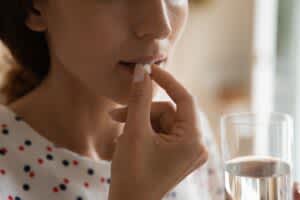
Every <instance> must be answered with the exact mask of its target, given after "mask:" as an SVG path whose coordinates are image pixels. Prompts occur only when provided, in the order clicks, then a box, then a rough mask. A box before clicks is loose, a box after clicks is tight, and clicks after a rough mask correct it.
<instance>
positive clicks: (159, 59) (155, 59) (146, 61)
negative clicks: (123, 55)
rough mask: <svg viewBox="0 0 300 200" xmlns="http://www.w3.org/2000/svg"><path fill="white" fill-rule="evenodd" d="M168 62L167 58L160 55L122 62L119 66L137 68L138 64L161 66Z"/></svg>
mask: <svg viewBox="0 0 300 200" xmlns="http://www.w3.org/2000/svg"><path fill="white" fill-rule="evenodd" d="M166 60H167V57H166V56H163V55H158V56H148V57H140V58H136V59H132V60H121V61H120V62H119V64H121V65H123V66H127V67H135V66H136V65H137V64H157V65H160V64H161V63H163V62H165V61H166Z"/></svg>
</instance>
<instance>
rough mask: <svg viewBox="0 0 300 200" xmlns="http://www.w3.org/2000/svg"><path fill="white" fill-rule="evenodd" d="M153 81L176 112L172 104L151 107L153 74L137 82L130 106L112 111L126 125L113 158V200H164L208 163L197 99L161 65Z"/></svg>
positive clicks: (111, 192)
mask: <svg viewBox="0 0 300 200" xmlns="http://www.w3.org/2000/svg"><path fill="white" fill-rule="evenodd" d="M136 70H139V69H138V68H136ZM140 70H143V69H142V68H140ZM152 78H153V80H154V81H156V82H157V83H158V84H159V85H160V86H161V87H162V88H163V89H165V90H166V92H167V94H168V95H169V96H170V97H171V98H172V100H173V101H174V102H175V104H176V107H177V109H175V108H174V107H173V106H172V104H171V103H166V102H157V103H152V81H151V78H150V76H149V75H148V74H145V80H144V81H142V82H139V83H133V86H132V92H131V96H130V98H129V103H128V108H123V109H118V110H116V111H114V112H112V113H111V115H112V118H113V119H115V120H116V121H118V122H125V123H126V124H125V127H124V130H123V133H122V135H121V136H120V137H119V138H118V140H117V144H116V149H115V152H114V155H113V159H112V167H111V186H110V194H109V196H110V199H117V198H114V197H116V196H119V197H126V198H131V199H138V198H139V199H146V197H147V198H148V199H150V200H152V199H161V198H162V197H163V196H164V195H165V194H166V193H167V192H168V191H169V190H170V189H172V188H173V187H174V186H176V185H177V184H178V183H179V182H180V181H181V180H182V179H184V178H185V177H186V176H187V175H188V174H190V173H191V172H192V171H194V170H195V169H196V168H198V167H200V166H201V165H202V164H204V162H205V161H206V160H207V156H208V155H207V151H206V149H205V147H204V146H203V144H202V140H201V130H200V124H199V120H198V119H197V113H196V112H197V111H196V102H195V100H194V98H193V97H192V96H191V94H190V93H189V92H188V91H187V90H186V89H185V88H184V87H183V86H182V85H181V84H180V83H179V82H178V81H177V80H175V78H174V77H173V76H172V75H171V74H170V73H168V72H167V71H165V70H163V69H161V68H159V67H157V66H153V68H152Z"/></svg>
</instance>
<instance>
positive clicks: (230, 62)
mask: <svg viewBox="0 0 300 200" xmlns="http://www.w3.org/2000/svg"><path fill="white" fill-rule="evenodd" d="M253 2H254V1H253V0H212V3H210V4H207V5H204V6H199V7H193V8H191V10H190V11H191V12H190V19H189V22H188V24H187V27H186V31H185V33H184V35H183V39H182V40H181V41H180V42H179V43H178V47H177V50H176V52H175V56H174V60H173V64H172V65H171V66H170V68H169V70H170V71H172V72H173V73H174V74H175V75H176V77H177V78H178V79H179V80H180V81H182V82H183V83H184V84H185V85H186V86H187V87H188V88H190V89H191V91H192V92H193V93H194V94H195V95H196V96H197V97H198V98H199V101H200V104H201V106H202V107H203V109H204V110H205V111H206V112H207V114H208V116H209V119H210V120H211V123H212V125H213V128H214V129H215V130H217V127H218V122H219V116H220V113H221V112H223V111H224V105H223V104H224V102H221V101H220V99H218V98H217V93H218V92H220V89H222V86H234V87H237V89H241V90H245V89H243V88H242V85H245V87H246V93H249V86H250V73H251V57H252V56H251V52H252V36H253V34H252V33H253V31H252V29H253V26H252V24H253V7H254V6H253ZM243 99H244V100H245V98H243ZM245 102H246V104H248V103H249V101H247V99H246V101H245ZM246 106H247V105H246ZM242 107H243V105H242Z"/></svg>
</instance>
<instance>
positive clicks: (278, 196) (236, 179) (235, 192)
mask: <svg viewBox="0 0 300 200" xmlns="http://www.w3.org/2000/svg"><path fill="white" fill-rule="evenodd" d="M290 175H291V169H290V165H289V164H288V163H286V162H283V161H280V160H278V159H276V158H272V157H255V156H253V157H240V158H237V159H234V160H231V161H229V162H227V163H226V165H225V188H226V194H227V196H228V199H229V200H292V198H291V196H292V195H291V194H292V191H291V188H292V187H291V186H292V183H291V177H290Z"/></svg>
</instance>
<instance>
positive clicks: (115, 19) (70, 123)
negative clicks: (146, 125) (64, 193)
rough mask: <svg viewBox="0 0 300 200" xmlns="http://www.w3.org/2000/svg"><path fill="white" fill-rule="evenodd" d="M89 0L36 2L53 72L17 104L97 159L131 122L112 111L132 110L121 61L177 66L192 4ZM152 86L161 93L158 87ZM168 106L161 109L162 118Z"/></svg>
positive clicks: (30, 119) (46, 131) (39, 127)
mask: <svg viewBox="0 0 300 200" xmlns="http://www.w3.org/2000/svg"><path fill="white" fill-rule="evenodd" d="M82 2H83V1H82V0H64V1H60V0H51V1H47V0H35V1H34V8H35V9H36V10H37V11H38V12H39V14H36V13H35V12H32V13H29V15H28V18H27V19H26V21H25V23H26V25H27V27H28V28H29V29H31V30H33V31H37V32H44V33H45V35H46V38H47V41H48V45H49V49H50V57H51V63H50V69H51V70H50V73H49V74H48V76H47V78H46V79H45V80H44V81H43V82H42V84H41V85H40V86H39V87H38V88H37V89H35V90H33V91H32V92H30V93H29V94H28V95H26V96H25V97H22V98H21V99H19V100H18V101H16V102H14V103H12V104H10V105H9V107H10V108H11V109H12V110H14V111H15V112H16V113H18V114H19V115H21V116H22V117H23V118H24V119H25V121H26V122H27V123H28V124H30V125H31V126H32V127H34V129H35V130H36V131H37V132H39V133H40V134H42V135H43V136H44V137H46V138H47V139H49V140H50V141H53V142H54V143H56V144H57V145H60V146H63V147H65V148H68V149H70V150H72V151H74V152H76V153H78V154H80V155H82V156H87V157H89V158H91V159H95V160H97V159H99V158H101V159H105V160H112V158H113V153H114V152H115V149H116V145H115V140H116V139H117V138H118V137H119V136H120V135H121V134H122V129H123V125H122V124H120V123H117V122H116V121H115V120H112V119H111V117H110V116H109V115H108V111H111V110H112V109H116V108H118V107H120V106H123V105H125V106H126V105H128V101H129V97H130V89H131V82H132V76H130V75H128V74H125V73H124V72H123V71H122V70H120V67H118V66H117V63H118V62H119V61H120V60H127V59H132V58H136V57H141V56H153V55H156V54H158V53H162V54H164V55H166V56H168V59H169V60H168V61H170V59H171V57H172V54H173V50H174V47H175V45H176V42H177V41H178V39H180V36H181V33H182V31H183V30H184V27H185V24H186V21H187V17H188V0H151V1H148V0H122V1H121V0H102V1H101V0H88V1H84V3H82ZM168 63H169V62H167V64H168ZM41 67H42V66H41ZM165 67H167V65H166V66H165ZM151 84H152V95H154V94H155V93H156V88H157V85H156V84H155V83H154V82H153V83H151ZM32 105H34V106H32ZM166 108H168V109H169V108H170V107H168V106H162V105H157V106H154V109H157V110H160V111H159V112H157V113H160V112H162V110H163V109H166ZM169 110H170V109H169ZM171 110H172V109H171ZM173 112H174V111H173V110H172V112H171V113H173ZM151 114H152V113H151ZM154 115H155V114H154ZM121 118H122V117H121ZM123 118H124V117H123ZM50 121H51V123H49V122H50ZM120 121H122V120H120ZM204 152H205V151H204ZM202 153H203V152H202ZM204 154H206V153H204ZM120 157H121V156H120ZM183 157H184V156H183ZM201 157H202V161H201V162H200V163H203V161H204V160H205V159H203V155H202V156H201ZM204 157H205V156H204ZM121 159H122V158H120V160H121ZM117 161H118V160H117ZM117 161H116V162H117ZM198 165H200V164H197V166H198ZM193 169H194V168H193ZM190 170H192V168H191V169H190ZM189 172H190V171H185V174H181V178H183V177H184V176H186V175H187V174H188V173H189ZM114 180H117V179H114ZM120 182H121V181H120ZM114 183H116V184H118V181H114ZM174 183H175V181H174ZM123 185H124V184H123ZM114 188H118V187H114ZM297 191H298V190H295V197H297V194H298V193H297ZM123 192H124V191H123ZM150 192H151V191H150ZM117 193H118V192H115V194H117ZM162 193H163V192H162ZM120 194H122V192H120ZM112 199H113V198H112ZM115 199H119V198H118V197H116V198H115Z"/></svg>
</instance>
